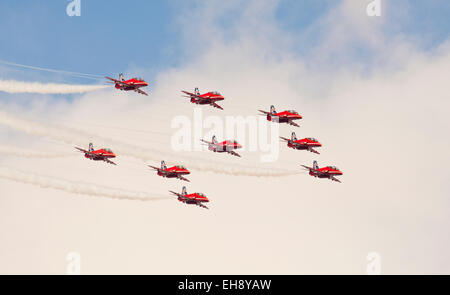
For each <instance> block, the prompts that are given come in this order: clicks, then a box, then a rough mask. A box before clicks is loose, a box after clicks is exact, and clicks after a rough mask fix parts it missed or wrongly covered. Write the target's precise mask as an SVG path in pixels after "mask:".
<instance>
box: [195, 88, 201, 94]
mask: <svg viewBox="0 0 450 295" xmlns="http://www.w3.org/2000/svg"><path fill="white" fill-rule="evenodd" d="M194 93H195V95H200V90H198V87H195V89H194Z"/></svg>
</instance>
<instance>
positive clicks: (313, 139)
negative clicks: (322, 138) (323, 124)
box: [308, 137, 318, 142]
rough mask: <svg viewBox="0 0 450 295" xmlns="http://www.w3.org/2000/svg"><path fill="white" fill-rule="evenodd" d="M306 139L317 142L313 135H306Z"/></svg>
mask: <svg viewBox="0 0 450 295" xmlns="http://www.w3.org/2000/svg"><path fill="white" fill-rule="evenodd" d="M308 140H311V141H315V142H318V140H317V139H315V138H314V137H308Z"/></svg>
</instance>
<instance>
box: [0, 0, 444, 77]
mask: <svg viewBox="0 0 450 295" xmlns="http://www.w3.org/2000/svg"><path fill="white" fill-rule="evenodd" d="M68 3H69V1H64V0H60V1H55V0H53V1H33V0H23V1H3V2H2V3H0V20H1V21H0V22H1V26H0V42H1V44H2V46H0V59H2V60H7V61H11V62H17V63H22V64H29V65H35V66H42V67H48V68H55V69H63V70H67V71H76V72H83V73H92V74H99V75H106V74H109V75H114V74H117V73H118V72H121V71H126V70H127V69H130V68H133V67H136V66H139V67H142V68H146V69H150V71H149V72H150V73H152V74H153V75H156V73H157V72H158V71H160V70H162V69H164V68H168V67H174V66H179V65H181V64H182V63H183V62H184V57H185V54H184V48H185V45H186V44H183V42H185V39H183V38H181V36H182V31H183V27H182V26H181V24H180V22H179V20H180V19H179V18H180V17H181V16H180V15H181V14H183V16H184V17H188V16H189V10H190V9H192V10H198V9H201V1H200V2H198V1H197V2H192V5H190V4H189V2H185V1H134V2H133V4H130V3H127V2H125V1H119V0H110V1H93V0H81V4H82V8H81V16H80V17H69V16H67V14H66V6H67V4H68ZM199 3H200V4H199ZM337 3H338V2H337V1H332V0H303V1H296V0H282V1H280V3H279V5H278V7H277V9H276V11H275V15H274V17H275V19H276V21H277V25H278V26H279V28H281V29H282V30H283V31H286V32H290V33H298V32H301V31H303V30H304V29H305V28H307V27H308V26H309V25H311V24H312V23H314V22H315V21H317V20H318V19H320V18H321V17H322V16H324V15H326V14H327V13H328V12H329V11H330V9H333V7H335V6H336V5H337ZM389 5H391V6H390V9H389V10H388V11H384V13H385V15H384V17H387V18H388V20H387V25H386V26H385V28H386V30H387V32H388V33H392V34H399V33H401V34H406V35H409V36H411V37H413V38H420V39H421V41H422V42H423V43H422V44H420V46H422V47H423V48H424V49H430V48H434V47H435V46H437V45H439V44H440V43H441V42H443V41H444V40H446V39H448V37H449V34H450V33H449V32H450V22H449V20H448V19H449V18H448V16H449V15H450V1H446V0H432V1H406V0H399V1H395V2H390V3H389ZM193 21H195V19H193ZM336 21H339V20H336ZM231 23H233V14H226V17H225V18H223V19H222V18H221V19H220V22H219V25H220V26H223V27H226V26H227V25H229V24H231ZM349 33H350V32H349ZM231 38H233V36H231ZM192 40H193V41H195V36H193V37H192ZM303 46H305V47H306V49H307V47H308V44H303ZM13 74H14V72H13ZM17 74H23V71H20V72H17ZM130 74H132V73H130ZM25 77H26V75H25ZM150 78H152V77H150Z"/></svg>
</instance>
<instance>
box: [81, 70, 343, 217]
mask: <svg viewBox="0 0 450 295" xmlns="http://www.w3.org/2000/svg"><path fill="white" fill-rule="evenodd" d="M106 78H107V79H109V80H111V81H112V82H111V83H113V84H114V85H115V88H116V89H119V90H123V91H130V90H132V91H136V92H138V93H140V94H144V95H148V94H147V93H145V92H144V91H143V90H141V89H140V88H141V87H146V86H148V83H147V82H145V81H144V80H143V79H139V78H132V79H129V80H125V78H124V77H123V75H122V74H120V75H119V79H114V78H110V77H106ZM182 93H184V94H185V95H186V96H184V97H187V98H190V101H191V103H194V104H200V105H210V106H213V107H215V108H218V109H221V110H223V108H222V107H221V106H220V105H218V104H217V102H218V101H222V100H224V99H225V97H223V96H222V95H221V94H220V93H219V92H216V91H209V92H206V93H204V94H201V93H200V91H199V90H198V88H195V90H194V92H193V93H192V92H188V91H184V90H182ZM258 111H259V112H260V113H262V114H263V115H265V116H266V118H267V121H270V122H275V123H287V124H289V125H292V126H295V127H300V126H299V125H298V124H297V123H295V122H294V121H295V120H300V119H302V118H303V117H302V116H301V115H299V114H298V113H297V112H296V111H294V110H285V111H282V112H277V111H276V110H275V107H274V106H273V105H272V106H271V107H270V110H269V111H268V112H267V111H263V110H258ZM280 139H281V140H283V141H284V142H286V143H287V146H288V147H289V148H292V149H295V150H306V151H309V152H312V153H315V154H320V153H319V152H318V151H317V150H315V148H319V147H321V146H322V144H321V143H320V142H319V141H318V140H317V139H315V138H312V137H307V138H302V139H297V136H296V135H295V132H292V134H291V138H285V137H280ZM201 141H202V142H203V144H205V145H207V146H208V150H210V151H213V152H217V153H229V154H231V155H233V156H237V157H241V155H239V154H238V153H237V152H236V151H235V150H237V149H240V148H242V145H240V144H239V143H238V142H237V141H235V140H224V141H222V142H218V141H217V138H216V136H213V137H212V139H211V141H207V140H204V139H202V140H201ZM75 148H76V149H77V150H79V151H80V152H82V153H84V156H85V157H86V158H87V159H90V160H94V161H105V162H107V163H110V164H113V165H116V164H115V163H114V162H112V161H111V160H110V159H112V158H115V157H116V155H115V154H114V153H113V152H112V151H111V150H110V149H107V148H102V149H98V150H94V146H93V144H92V143H90V144H89V148H88V150H85V149H82V148H79V147H75ZM301 166H302V167H303V168H305V169H306V170H307V171H308V172H309V175H311V176H314V177H318V178H328V179H331V180H333V181H337V182H340V180H339V179H337V178H336V176H339V175H342V174H343V173H342V172H341V171H340V170H339V169H338V168H337V167H335V166H326V167H322V168H320V167H319V165H318V164H317V161H314V162H313V166H312V167H308V166H305V165H301ZM149 167H150V168H151V169H153V170H155V171H156V174H157V175H158V176H161V177H165V178H176V179H180V180H183V181H187V182H189V180H188V179H187V178H185V177H184V176H185V175H189V174H190V173H191V172H190V171H189V170H188V169H187V168H185V167H183V166H181V165H175V166H172V167H167V165H166V163H165V162H164V161H161V167H155V166H151V165H149ZM169 192H170V193H172V194H173V195H175V196H176V197H177V198H178V201H180V202H182V203H185V204H190V205H197V206H200V207H202V208H206V209H208V207H206V206H205V205H204V204H203V203H207V202H209V199H208V198H207V197H206V196H205V195H204V194H203V193H192V194H188V193H187V190H186V187H185V186H183V188H182V191H181V193H176V192H173V191H169Z"/></svg>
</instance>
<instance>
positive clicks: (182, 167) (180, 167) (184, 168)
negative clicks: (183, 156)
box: [175, 165, 186, 170]
mask: <svg viewBox="0 0 450 295" xmlns="http://www.w3.org/2000/svg"><path fill="white" fill-rule="evenodd" d="M175 167H177V168H178V169H183V170H186V167H184V166H181V165H177V166H175Z"/></svg>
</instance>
